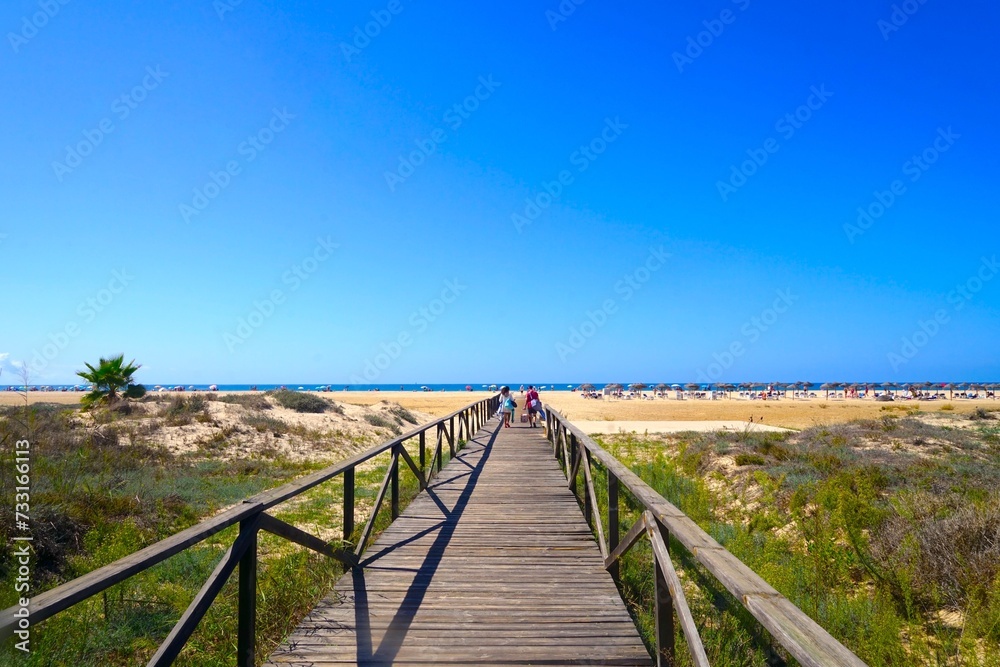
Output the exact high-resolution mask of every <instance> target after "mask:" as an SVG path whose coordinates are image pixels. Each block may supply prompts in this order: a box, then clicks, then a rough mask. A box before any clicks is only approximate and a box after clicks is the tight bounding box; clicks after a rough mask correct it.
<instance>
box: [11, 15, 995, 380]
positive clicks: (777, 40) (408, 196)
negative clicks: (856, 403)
mask: <svg viewBox="0 0 1000 667" xmlns="http://www.w3.org/2000/svg"><path fill="white" fill-rule="evenodd" d="M904 4H905V5H906V6H905V7H903V6H899V9H898V10H895V12H896V13H895V15H894V8H893V3H892V2H888V1H883V2H875V3H821V4H819V5H816V4H815V3H797V2H796V3H793V2H779V3H776V4H775V3H764V2H760V1H759V0H738V1H737V2H732V1H730V0H713V1H698V2H692V3H661V2H657V3H652V2H640V3H624V4H622V3H613V2H607V1H606V0H587V1H586V2H583V3H582V4H580V5H579V6H576V5H573V4H572V3H571V2H564V3H563V7H564V8H566V7H575V10H574V11H573V12H572V13H571V14H569V15H568V16H564V15H561V14H559V13H558V12H559V11H560V10H559V7H560V5H559V2H558V1H557V0H548V1H539V2H519V1H515V2H507V3H499V4H497V5H496V6H495V7H483V6H480V5H479V4H478V3H468V2H437V3H432V2H426V1H418V0H395V1H393V2H388V1H383V0H378V1H377V2H345V3H333V4H331V3H322V2H312V1H306V0H300V1H291V0H289V1H280V0H279V1H276V2H268V3H262V2H259V1H257V0H242V2H238V0H218V1H217V2H214V3H213V2H212V1H211V0H198V1H193V0H178V1H177V2H170V3H150V2H137V1H131V2H128V1H126V2H115V3H112V2H107V1H105V0H87V1H84V0H68V1H67V0H43V2H41V3H39V2H38V1H37V0H35V1H30V2H29V1H23V0H16V1H11V2H7V3H4V5H3V7H2V9H0V34H2V35H3V36H4V38H3V43H2V44H0V90H3V91H4V95H3V104H2V105H0V121H2V127H3V133H2V134H0V152H2V156H3V159H2V160H0V201H2V208H0V210H2V213H0V235H2V236H0V258H2V259H0V269H2V273H3V289H2V291H0V308H2V313H3V319H2V325H0V327H2V328H0V357H2V361H0V363H2V365H3V369H4V370H3V375H2V379H0V384H7V383H8V382H11V383H12V382H14V380H15V375H16V366H17V364H18V362H20V361H22V360H23V361H27V362H29V363H30V362H32V361H33V360H34V364H33V370H32V382H33V383H61V382H72V381H74V379H75V378H74V372H75V371H76V370H78V369H81V368H82V367H83V363H84V361H94V360H96V358H97V357H99V356H101V355H109V354H117V353H124V354H125V355H126V357H127V358H129V359H131V358H135V359H136V360H137V362H139V363H141V364H143V369H142V371H141V372H140V375H139V378H140V380H142V381H145V382H149V383H153V382H162V383H166V382H183V383H188V382H191V383H206V382H217V383H242V382H260V383H269V382H293V383H298V382H302V383H321V382H332V383H347V382H350V381H352V379H353V380H354V381H357V379H359V378H362V377H364V373H365V370H366V367H367V368H368V380H370V381H375V382H386V383H396V382H490V381H495V380H496V379H497V378H518V377H522V378H525V379H526V381H527V380H528V379H538V380H545V381H565V382H585V381H591V382H602V381H619V382H632V381H656V380H667V381H690V380H697V379H701V380H705V379H706V378H707V379H710V380H720V381H738V380H766V381H773V380H786V381H792V380H815V381H822V380H878V381H882V380H899V381H903V380H996V379H998V378H1000V345H998V344H997V333H998V332H1000V276H997V275H996V274H997V273H998V271H1000V269H998V267H996V266H995V265H994V264H993V263H992V262H993V258H994V257H996V256H997V255H998V254H1000V248H998V245H1000V244H998V243H997V241H998V239H1000V227H998V225H997V202H996V192H997V191H998V188H997V185H996V179H997V176H998V175H1000V168H998V167H1000V157H998V156H1000V150H998V149H1000V136H998V132H1000V130H998V126H997V123H996V121H995V118H996V113H997V101H998V63H1000V47H998V40H997V39H996V36H995V34H994V33H995V27H996V25H997V24H998V22H1000V9H998V7H997V5H996V4H994V3H988V2H970V1H967V0H962V1H959V2H952V3H945V2H942V1H941V0H926V2H925V3H924V4H921V3H920V2H919V1H918V0H912V1H911V2H910V3H908V4H907V3H904ZM905 10H908V11H909V12H910V13H906V11H905ZM373 12H374V14H373ZM567 13H568V12H567ZM904 19H905V20H904ZM377 21H381V23H382V24H384V25H379V23H377ZM366 29H367V30H368V32H369V33H370V34H372V35H374V36H373V37H368V36H363V33H364V31H365V30H366ZM699 42H700V45H699ZM456 105H458V108H457V109H456ZM796 116H797V118H796ZM915 156H916V157H917V160H918V161H917V162H915V161H914V159H913V158H914V157H915ZM921 156H922V157H921ZM401 160H402V161H403V164H401ZM748 160H749V161H750V162H747V161H748ZM754 160H756V162H757V163H760V164H755V163H754V162H753V161H754ZM744 162H746V164H743V163H744ZM415 163H416V164H415ZM227 170H228V172H227ZM734 170H735V172H736V173H735V174H734ZM741 172H742V173H741ZM748 174H749V175H748ZM213 175H214V176H213ZM213 178H214V182H213ZM560 178H562V179H563V182H562V183H560ZM546 184H548V188H549V190H551V191H552V192H553V193H554V194H555V196H550V195H549V193H547V192H546V190H545V188H546ZM894 188H895V190H896V192H895V193H894V192H893V189H894ZM879 199H881V200H882V201H881V203H880V202H879ZM529 202H532V205H529ZM859 207H861V208H862V209H864V210H867V211H869V213H870V214H872V217H870V218H867V219H864V218H863V219H862V220H861V224H860V225H859V221H858V217H859V214H858V209H859ZM984 259H985V260H986V262H985V263H984ZM116 272H117V273H116ZM626 277H628V278H626ZM629 281H631V283H632V285H630V284H629ZM959 288H961V289H959ZM442 296H443V297H444V298H442ZM274 297H277V298H274ZM421 309H424V310H425V312H424V313H423V314H422V313H421ZM241 320H242V321H244V323H243V324H241ZM574 332H575V333H574ZM400 338H402V344H400V343H398V342H397V343H395V345H399V347H398V349H397V348H396V347H395V346H394V344H393V343H392V342H393V341H399V340H400ZM380 354H383V355H385V356H382V357H380V356H379V355H380ZM729 355H731V356H729ZM369 363H370V364H371V366H367V365H368V364H369ZM713 364H715V365H714V366H713ZM379 366H381V367H379ZM8 378H9V379H8Z"/></svg>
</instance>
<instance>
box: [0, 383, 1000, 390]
mask: <svg viewBox="0 0 1000 667" xmlns="http://www.w3.org/2000/svg"><path fill="white" fill-rule="evenodd" d="M144 384H145V386H146V389H147V391H159V390H160V389H163V390H165V391H169V390H175V389H178V388H183V389H184V390H185V391H211V390H210V389H209V387H215V389H214V391H253V390H257V391H268V390H271V389H291V390H293V391H417V392H419V391H487V390H489V389H490V388H491V387H492V388H494V389H496V388H497V387H502V386H504V385H507V386H508V387H510V388H511V389H513V390H515V391H517V390H519V389H520V388H521V387H522V386H523V387H525V388H527V387H528V386H529V385H535V387H537V388H538V389H539V391H573V390H575V389H576V388H577V387H579V386H580V385H579V384H574V383H569V382H554V383H553V382H550V383H547V384H543V383H540V382H495V383H486V384H484V383H480V382H475V383H471V382H470V383H446V384H332V383H328V384H307V383H298V382H288V383H285V384H219V385H211V384H180V383H164V384H156V383H144ZM590 384H592V385H593V386H594V388H595V389H596V390H597V391H600V390H601V389H603V388H604V386H605V384H609V383H603V382H592V383H590ZM620 384H622V385H623V386H624V387H625V389H628V386H629V385H628V384H626V383H620ZM645 384H646V385H647V389H646V391H653V388H654V387H655V386H656V385H658V384H660V383H659V382H647V383H645ZM663 384H666V385H668V386H670V387H672V388H689V387H688V384H689V383H685V382H664V383H663ZM798 384H799V387H801V385H802V384H804V383H798ZM866 384H867V385H868V386H869V387H872V388H874V389H883V388H885V385H883V384H882V383H879V382H869V383H864V382H861V383H858V386H859V387H863V386H865V385H866ZM919 384H920V383H917V386H919ZM970 384H971V385H973V386H980V387H982V386H984V384H989V383H968V382H963V383H955V385H954V386H955V388H956V389H958V388H964V387H967V386H969V385H970ZM772 385H773V386H774V387H775V389H776V390H778V391H781V390H782V389H783V385H782V383H755V384H754V389H755V390H762V389H764V388H765V387H767V386H772ZM904 386H908V385H907V383H893V385H892V388H893V389H899V388H901V387H904ZM934 386H935V387H938V388H943V387H946V386H947V385H946V384H945V383H934ZM698 387H699V390H700V391H708V390H709V389H712V388H717V386H716V385H714V384H704V383H699V384H698ZM88 388H89V387H87V386H85V385H63V384H57V385H32V386H29V390H30V391H86V390H87V389H88ZM822 388H823V383H820V382H814V383H811V384H809V385H808V391H818V390H821V389H822ZM22 390H23V386H21V385H10V386H0V391H22Z"/></svg>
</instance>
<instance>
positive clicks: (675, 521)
mask: <svg viewBox="0 0 1000 667" xmlns="http://www.w3.org/2000/svg"><path fill="white" fill-rule="evenodd" d="M546 426H547V428H546V431H545V433H546V437H547V438H548V439H549V441H550V442H551V443H552V447H553V453H554V455H555V456H556V458H557V459H559V461H560V463H561V464H562V466H563V470H564V472H565V473H566V476H567V478H568V480H569V488H571V489H572V490H573V493H574V494H576V495H577V498H578V499H579V500H580V502H581V503H582V505H583V512H584V515H585V516H586V519H587V522H588V523H589V524H590V526H591V529H592V530H594V531H595V533H596V535H597V541H598V544H599V546H600V549H601V555H602V556H604V564H605V567H606V568H607V569H608V571H610V572H611V573H612V575H613V576H614V577H615V579H617V578H618V570H619V561H620V559H621V558H622V556H624V555H625V554H626V553H627V552H628V551H629V549H631V548H632V547H633V546H634V545H635V544H636V542H637V541H638V540H639V539H640V538H641V537H642V536H643V535H646V536H647V537H648V538H649V540H650V542H651V546H652V551H653V558H654V561H653V562H654V568H655V580H656V583H655V602H654V606H655V608H654V614H655V636H656V658H657V661H656V662H657V665H672V664H674V662H675V647H674V614H675V612H676V615H677V618H678V619H679V622H680V626H681V630H682V632H683V636H684V639H685V640H686V642H687V645H688V650H689V652H690V653H691V659H692V661H693V663H694V664H695V665H698V666H699V667H700V666H707V665H708V658H707V656H706V655H705V649H704V647H703V646H702V642H701V638H700V636H699V635H698V630H697V626H696V623H695V621H694V618H693V617H692V615H691V611H690V609H689V608H688V605H687V601H686V600H685V597H684V590H683V588H682V587H681V584H680V580H679V579H678V577H677V573H676V571H675V570H674V566H673V563H672V562H671V560H670V551H669V545H670V539H669V538H670V536H673V538H674V539H675V540H676V541H677V542H679V543H680V544H681V545H682V546H683V547H684V548H685V549H687V550H688V552H690V554H691V556H692V557H693V558H694V559H695V560H696V561H697V562H698V563H700V564H701V565H702V566H703V567H704V568H705V569H706V570H707V571H708V572H709V573H711V574H712V576H714V577H715V578H716V579H717V580H718V581H719V583H721V584H722V585H723V586H724V587H725V588H726V590H728V591H729V592H730V593H731V594H732V595H733V596H734V597H735V598H736V599H737V600H738V601H739V603H740V604H741V605H743V607H744V608H746V610H747V611H749V612H750V613H751V614H752V615H753V616H754V618H756V619H757V620H758V621H759V622H760V624H761V625H762V626H764V627H765V628H766V629H767V630H768V631H769V632H770V633H771V635H772V637H773V638H774V640H775V641H776V642H777V643H778V644H779V645H781V646H782V647H784V649H785V650H787V651H788V653H789V654H791V655H792V657H794V658H795V659H796V660H797V661H798V662H799V663H800V664H802V665H807V666H808V667H864V666H865V663H864V662H862V661H861V659H860V658H858V657H857V656H856V655H854V653H852V652H851V651H850V650H849V649H848V648H847V647H845V646H844V645H842V644H841V643H840V642H838V641H837V640H836V639H834V638H833V637H832V636H831V635H830V633H828V632H827V631H826V630H824V629H823V628H821V627H820V626H819V625H818V624H817V623H816V622H815V621H813V620H812V619H811V618H809V616H807V615H806V614H805V613H804V612H803V611H802V610H800V609H799V608H798V607H796V606H795V605H793V604H792V603H791V602H790V601H789V600H788V599H787V598H786V597H784V596H783V595H781V594H780V593H779V592H778V591H776V590H775V589H774V588H772V587H771V586H770V585H769V584H768V583H767V582H766V581H764V580H763V579H761V578H760V576H758V575H757V573H755V572H754V571H753V570H751V569H750V568H748V567H747V566H746V565H744V564H743V563H742V562H741V561H740V560H739V559H737V558H736V557H735V556H734V555H732V554H731V553H729V552H728V551H726V549H725V548H724V547H723V546H722V545H721V544H719V543H718V542H716V541H715V540H714V539H712V537H711V536H710V535H709V534H708V533H706V532H705V531H704V530H702V529H701V528H700V527H699V526H698V524H696V523H695V522H694V521H692V520H691V519H690V518H689V517H687V516H686V515H685V514H684V513H683V512H681V511H680V510H679V509H677V507H675V506H674V505H672V504H671V503H670V502H668V501H667V500H666V499H664V498H663V496H661V495H660V494H658V493H657V492H656V491H654V490H653V489H652V488H651V487H650V486H649V485H648V484H646V483H645V482H643V481H642V480H641V479H640V478H639V477H638V476H637V475H636V474H635V473H633V472H632V471H631V470H629V469H628V468H627V467H626V466H625V465H623V464H622V463H621V462H619V461H618V460H617V459H615V458H614V457H613V456H611V455H610V454H609V453H608V452H606V451H605V450H604V449H602V448H601V446H600V445H598V444H597V443H596V442H594V441H593V440H592V439H591V438H590V437H588V436H587V435H586V434H584V433H583V432H581V431H580V430H579V429H578V428H577V427H575V426H573V424H571V423H569V422H568V421H566V419H565V418H564V417H563V416H562V415H560V414H559V413H558V412H556V411H555V410H551V409H549V408H548V407H546ZM595 461H596V462H597V463H599V464H600V465H601V466H602V467H603V468H604V469H605V471H606V472H607V510H606V511H607V516H606V517H601V516H600V515H599V511H600V505H599V503H598V498H597V491H596V489H595V486H594V478H593V475H594V472H593V470H592V465H593V463H594V462H595ZM581 471H582V477H583V481H584V489H583V491H582V495H581V492H579V491H578V479H579V477H580V476H581ZM621 486H624V487H625V488H626V489H627V490H628V492H629V493H630V494H631V495H632V496H633V497H634V498H635V500H636V501H637V502H638V503H639V504H640V505H642V508H643V511H642V514H641V515H640V517H639V519H638V521H636V522H635V524H634V525H633V526H632V528H631V529H630V530H629V531H628V532H627V533H626V535H625V536H624V537H620V534H619V533H620V529H619V522H620V519H619V494H620V487H621ZM595 512H598V516H597V517H596V519H595ZM605 518H606V520H607V525H608V534H607V535H605V534H604V525H603V524H604V519H605Z"/></svg>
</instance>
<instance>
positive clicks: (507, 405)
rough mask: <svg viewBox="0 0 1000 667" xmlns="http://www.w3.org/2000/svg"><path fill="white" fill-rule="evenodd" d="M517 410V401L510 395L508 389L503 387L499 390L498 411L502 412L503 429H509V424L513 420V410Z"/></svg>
mask: <svg viewBox="0 0 1000 667" xmlns="http://www.w3.org/2000/svg"><path fill="white" fill-rule="evenodd" d="M516 409H517V401H515V400H514V397H513V396H511V395H510V387H508V386H506V385H504V386H503V387H501V388H500V410H502V411H503V425H504V428H510V423H511V421H513V419H514V410H516Z"/></svg>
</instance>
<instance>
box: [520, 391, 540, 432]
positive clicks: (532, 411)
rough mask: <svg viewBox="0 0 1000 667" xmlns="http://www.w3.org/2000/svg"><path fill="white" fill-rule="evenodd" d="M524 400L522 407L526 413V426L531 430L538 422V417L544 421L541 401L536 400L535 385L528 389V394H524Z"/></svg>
mask: <svg viewBox="0 0 1000 667" xmlns="http://www.w3.org/2000/svg"><path fill="white" fill-rule="evenodd" d="M524 400H525V404H524V407H525V409H526V410H527V411H528V425H529V426H530V427H531V428H535V427H536V426H537V425H538V424H536V423H535V422H536V421H537V420H538V416H539V415H541V417H542V419H545V412H544V411H543V410H542V401H541V400H540V399H539V398H538V391H537V390H536V389H535V385H531V386H529V387H528V393H527V394H525V396H524Z"/></svg>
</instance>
